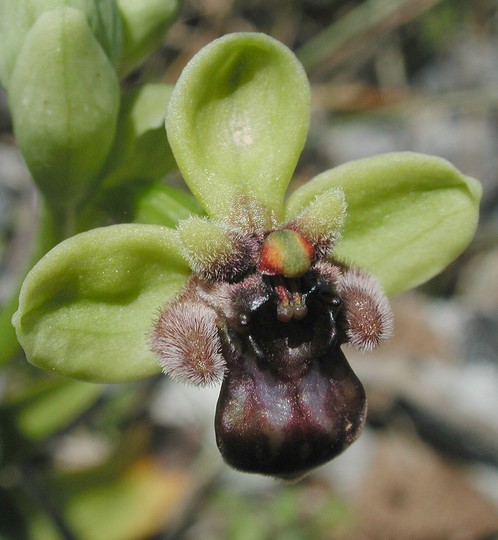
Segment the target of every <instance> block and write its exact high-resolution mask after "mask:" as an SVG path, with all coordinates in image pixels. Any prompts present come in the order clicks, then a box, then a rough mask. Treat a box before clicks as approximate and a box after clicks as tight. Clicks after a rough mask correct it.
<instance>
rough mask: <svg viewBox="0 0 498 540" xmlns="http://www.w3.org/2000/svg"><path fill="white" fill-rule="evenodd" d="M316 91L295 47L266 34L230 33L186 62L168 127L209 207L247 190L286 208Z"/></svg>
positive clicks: (218, 210) (232, 201) (186, 172)
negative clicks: (311, 103) (296, 55)
mask: <svg viewBox="0 0 498 540" xmlns="http://www.w3.org/2000/svg"><path fill="white" fill-rule="evenodd" d="M309 115H310V92H309V84H308V81H307V79H306V74H305V73H304V71H303V69H302V66H301V65H300V64H299V62H298V61H297V60H296V58H295V56H294V55H293V54H292V53H291V51H290V50H289V49H287V48H286V47H285V46H283V45H282V44H280V43H279V42H277V41H275V40H274V39H272V38H270V37H268V36H265V35H263V34H256V33H239V34H230V35H227V36H224V37H222V38H220V39H218V40H215V41H214V42H212V43H211V44H209V45H207V46H206V47H204V48H203V49H202V50H201V51H200V52H199V53H198V54H197V55H196V56H195V57H194V58H193V59H192V60H191V62H190V63H189V64H188V65H187V67H186V68H185V69H184V71H183V73H182V75H181V77H180V79H179V81H178V83H177V85H176V86H175V90H174V92H173V95H172V97H171V101H170V105H169V108H168V114H167V121H166V127H167V132H168V138H169V141H170V145H171V148H172V149H173V153H174V156H175V158H176V161H177V163H178V167H179V168H180V170H181V172H182V173H183V176H184V178H185V181H186V182H187V184H188V185H189V187H190V189H191V191H192V192H193V193H194V195H195V196H196V198H197V199H198V200H199V201H200V202H201V203H202V205H203V206H204V208H205V209H206V211H207V213H208V214H210V215H211V216H214V217H221V218H222V217H226V216H228V215H230V213H231V211H232V210H233V208H234V206H236V205H237V204H239V203H240V201H239V200H238V199H239V197H241V196H250V197H254V198H255V199H256V201H257V202H258V203H259V204H260V205H261V206H262V207H264V208H265V209H267V210H268V209H273V210H275V211H276V213H277V215H279V214H281V210H282V202H283V197H284V194H285V190H286V188H287V185H288V183H289V180H290V178H291V176H292V173H293V171H294V168H295V165H296V162H297V160H298V158H299V154H300V152H301V150H302V147H303V144H304V141H305V138H306V134H307V130H308V123H309Z"/></svg>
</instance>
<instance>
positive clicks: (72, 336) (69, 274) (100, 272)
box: [13, 224, 189, 382]
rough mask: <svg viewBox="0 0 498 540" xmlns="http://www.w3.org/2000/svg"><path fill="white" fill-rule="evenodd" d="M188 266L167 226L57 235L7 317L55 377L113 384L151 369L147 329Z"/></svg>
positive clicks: (31, 353) (28, 351)
mask: <svg viewBox="0 0 498 540" xmlns="http://www.w3.org/2000/svg"><path fill="white" fill-rule="evenodd" d="M188 273H189V268H188V266H187V264H186V262H185V261H184V259H183V258H182V256H181V254H180V250H179V247H178V245H177V241H176V235H175V232H174V231H173V230H171V229H168V228H166V227H162V226H155V225H137V224H124V225H113V226H110V227H104V228H101V229H94V230H92V231H88V232H84V233H81V234H78V235H76V236H73V237H72V238H69V239H68V240H65V241H64V242H62V243H61V244H59V245H58V246H56V247H55V248H54V249H52V250H51V251H50V252H49V253H48V254H47V255H45V256H44V257H43V258H42V259H41V260H40V262H39V263H38V264H36V266H35V267H34V268H33V269H32V270H31V272H30V273H29V274H28V276H27V277H26V280H25V281H24V284H23V287H22V289H21V294H20V298H19V309H18V311H17V312H16V313H15V315H14V317H13V324H14V326H15V328H16V332H17V337H18V339H19V342H20V343H21V345H22V347H23V348H24V350H25V352H26V356H27V358H28V360H29V361H30V362H31V363H32V364H34V365H36V366H38V367H41V368H44V369H47V370H50V371H54V372H57V373H59V374H60V375H64V376H68V377H74V378H77V379H82V380H87V381H97V382H120V381H128V380H134V379H138V378H142V377H147V376H149V375H152V374H154V373H156V372H158V371H159V366H158V365H157V364H156V363H155V361H154V360H153V358H152V355H151V354H150V353H149V347H148V343H147V340H148V332H149V331H150V328H151V326H152V324H153V320H154V316H155V315H156V313H158V310H159V309H160V308H161V306H162V305H163V304H164V303H166V301H167V300H169V299H170V298H171V297H172V296H174V295H175V294H176V293H177V292H178V291H179V290H180V288H181V287H182V286H183V283H184V281H185V279H186V276H187V275H188Z"/></svg>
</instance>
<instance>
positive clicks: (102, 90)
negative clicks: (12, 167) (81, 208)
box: [8, 8, 120, 207]
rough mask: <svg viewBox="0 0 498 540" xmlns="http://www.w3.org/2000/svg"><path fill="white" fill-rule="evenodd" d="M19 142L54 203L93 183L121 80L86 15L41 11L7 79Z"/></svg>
mask: <svg viewBox="0 0 498 540" xmlns="http://www.w3.org/2000/svg"><path fill="white" fill-rule="evenodd" d="M8 94H9V103H10V108H11V112H12V117H13V121H14V132H15V135H16V139H17V143H18V145H19V147H20V149H21V151H22V153H23V156H24V158H25V160H26V162H27V164H28V167H29V169H30V171H31V174H32V175H33V178H34V180H35V182H36V183H37V185H38V187H39V188H40V190H41V191H42V193H43V194H44V195H45V197H46V198H47V202H48V203H49V204H50V205H51V206H56V207H64V206H67V205H70V204H74V203H75V202H76V201H78V200H79V199H81V198H82V197H83V196H84V195H85V194H86V192H87V191H88V190H89V189H90V187H91V186H92V185H93V182H94V181H95V178H96V176H97V174H98V172H99V170H100V168H101V167H102V165H103V162H104V160H105V158H106V156H107V153H108V151H109V148H110V147H111V143H112V140H113V138H114V132H115V126H116V120H117V114H118V107H119V99H120V92H119V85H118V80H117V78H116V74H115V72H114V69H113V67H112V65H111V64H110V62H109V60H108V58H107V56H106V55H105V53H104V51H103V50H102V48H101V46H100V45H99V43H98V42H97V40H96V39H95V38H94V36H93V34H92V31H91V29H90V27H89V26H88V24H87V20H86V17H85V15H84V14H83V13H82V12H81V11H80V10H77V9H75V8H59V9H54V10H51V11H47V12H45V13H44V14H42V15H41V16H40V17H39V18H38V19H37V20H36V22H35V24H34V25H33V26H32V28H31V29H30V31H29V32H28V34H27V35H26V39H25V41H24V45H23V47H22V49H21V52H20V53H19V55H18V57H17V61H16V65H15V68H14V71H13V72H12V77H11V80H10V84H9V87H8Z"/></svg>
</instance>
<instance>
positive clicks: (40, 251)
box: [0, 206, 67, 366]
mask: <svg viewBox="0 0 498 540" xmlns="http://www.w3.org/2000/svg"><path fill="white" fill-rule="evenodd" d="M61 221H63V220H61V219H60V218H59V217H58V216H57V219H56V215H55V212H53V211H51V210H49V209H48V208H47V207H46V206H43V208H41V210H40V222H39V226H38V232H37V236H36V239H35V242H34V244H33V246H32V249H31V254H30V256H29V257H28V260H27V261H26V265H25V267H24V270H23V271H22V272H21V273H20V276H19V280H18V282H17V285H16V287H14V289H13V291H12V294H11V295H10V297H9V298H8V299H7V301H6V302H5V303H4V304H3V305H2V306H1V308H0V366H2V365H3V364H6V363H7V362H9V361H10V360H11V359H12V358H13V357H14V356H15V355H16V354H17V352H18V351H19V349H20V345H19V343H18V341H17V338H16V333H15V330H14V327H13V326H12V323H11V319H12V315H14V313H15V311H16V310H17V306H18V300H19V292H20V290H21V286H22V283H23V281H24V278H25V277H26V274H27V273H28V272H29V271H30V270H31V268H32V267H33V266H34V265H35V264H36V263H37V262H38V260H39V259H40V258H41V257H42V256H43V255H44V254H45V253H46V252H47V251H48V250H49V249H51V248H52V247H53V246H55V245H56V244H57V242H58V241H59V240H61V239H62V237H63V234H64V231H63V229H66V230H67V227H66V225H63V224H62V222H61Z"/></svg>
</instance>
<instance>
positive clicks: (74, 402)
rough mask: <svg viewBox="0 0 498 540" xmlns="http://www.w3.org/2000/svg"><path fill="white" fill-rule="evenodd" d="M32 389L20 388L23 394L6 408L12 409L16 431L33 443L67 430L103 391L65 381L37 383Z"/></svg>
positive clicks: (91, 386) (83, 384)
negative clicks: (64, 429) (13, 410)
mask: <svg viewBox="0 0 498 540" xmlns="http://www.w3.org/2000/svg"><path fill="white" fill-rule="evenodd" d="M33 386H34V388H32V387H31V386H30V387H28V388H23V394H22V395H18V396H16V399H15V401H8V402H7V405H8V406H12V405H14V406H15V411H16V420H17V427H18V429H19V431H20V432H21V433H22V434H23V435H24V436H26V437H29V438H30V439H34V440H40V439H43V438H45V437H48V436H49V435H51V434H53V433H55V432H56V431H58V430H60V429H62V428H64V427H66V426H67V425H68V424H69V423H71V422H72V421H73V420H74V419H75V418H76V417H78V416H79V415H80V414H82V413H83V412H84V411H85V410H87V409H88V407H90V406H91V405H92V404H93V403H95V401H96V400H97V399H98V398H99V396H100V395H101V394H102V392H103V390H104V387H103V386H102V385H98V384H90V383H84V382H81V381H72V380H67V379H50V380H48V381H37V383H35V384H34V385H33Z"/></svg>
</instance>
